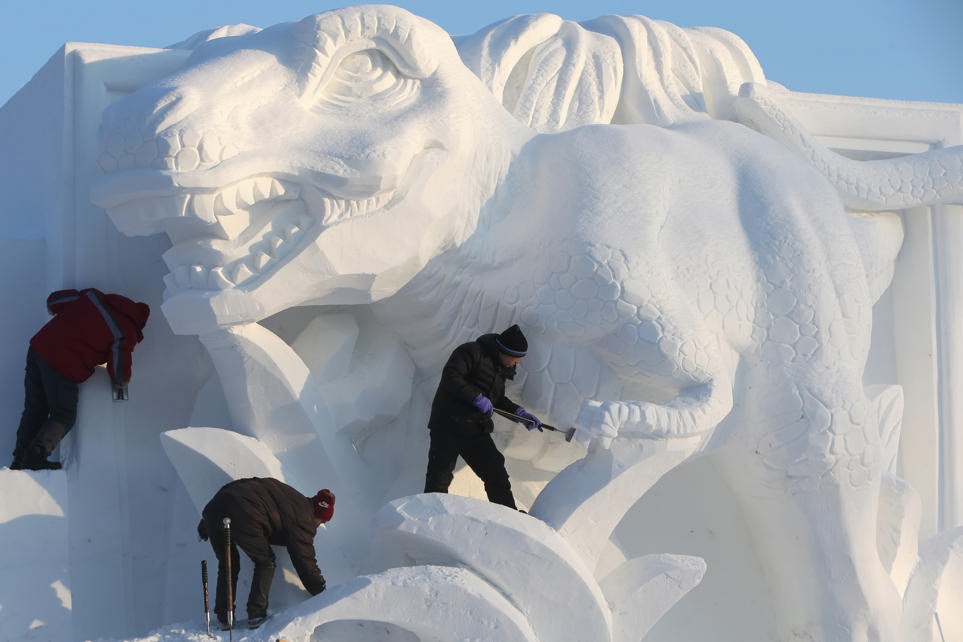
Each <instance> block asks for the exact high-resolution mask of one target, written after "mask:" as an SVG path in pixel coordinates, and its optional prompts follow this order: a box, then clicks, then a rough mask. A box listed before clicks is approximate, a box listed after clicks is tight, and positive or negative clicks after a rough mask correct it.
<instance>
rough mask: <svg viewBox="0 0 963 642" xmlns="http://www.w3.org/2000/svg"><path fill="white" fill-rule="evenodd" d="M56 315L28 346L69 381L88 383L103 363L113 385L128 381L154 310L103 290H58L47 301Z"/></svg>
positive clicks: (34, 336) (49, 309)
mask: <svg viewBox="0 0 963 642" xmlns="http://www.w3.org/2000/svg"><path fill="white" fill-rule="evenodd" d="M47 311H48V312H50V314H52V315H54V318H52V319H51V320H50V321H48V322H47V323H46V325H44V326H43V327H42V328H40V331H39V332H37V334H35V335H33V338H32V339H30V347H31V348H33V349H34V351H35V352H36V353H37V354H38V355H40V357H41V358H42V359H43V360H44V361H46V362H47V363H49V364H50V365H51V366H53V367H54V368H56V369H57V370H58V371H59V372H60V373H61V374H63V375H64V376H65V377H67V378H68V379H70V380H72V381H75V382H77V383H80V382H82V381H86V380H87V379H88V378H89V377H90V375H92V374H93V373H94V368H96V367H97V366H98V365H100V364H101V363H105V362H106V363H107V372H108V373H109V374H110V379H111V381H112V382H114V383H127V382H128V381H130V372H131V356H132V353H133V351H134V346H135V345H137V344H138V343H139V342H140V341H141V340H142V339H143V338H144V335H143V334H142V333H141V330H143V329H144V326H145V325H146V324H147V317H148V316H150V308H149V307H148V306H147V304H146V303H139V302H134V301H131V300H130V299H128V298H127V297H125V296H121V295H119V294H104V293H103V292H101V291H100V290H95V289H93V288H87V289H85V290H79V291H78V290H58V291H57V292H54V293H52V294H51V295H50V296H48V297H47Z"/></svg>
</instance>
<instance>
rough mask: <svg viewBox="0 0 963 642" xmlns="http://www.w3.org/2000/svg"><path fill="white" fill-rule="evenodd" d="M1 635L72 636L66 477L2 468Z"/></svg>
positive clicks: (13, 637) (6, 637)
mask: <svg viewBox="0 0 963 642" xmlns="http://www.w3.org/2000/svg"><path fill="white" fill-rule="evenodd" d="M0 488H3V502H0V541H2V542H4V546H3V547H2V548H0V639H2V640H9V641H10V642H13V641H14V640H70V639H72V638H73V620H72V608H71V607H72V604H71V602H72V598H71V581H70V572H69V564H68V544H67V535H68V529H67V519H66V512H67V511H66V506H67V478H66V475H64V473H63V472H61V471H22V470H9V469H7V468H0Z"/></svg>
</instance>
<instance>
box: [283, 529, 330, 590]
mask: <svg viewBox="0 0 963 642" xmlns="http://www.w3.org/2000/svg"><path fill="white" fill-rule="evenodd" d="M287 548H288V555H289V556H290V557H291V563H292V564H293V565H294V570H295V571H297V574H298V577H299V578H300V579H301V583H302V584H304V588H305V590H307V592H308V593H310V594H311V595H317V594H318V593H320V592H321V591H323V590H324V589H325V586H326V583H325V581H324V575H322V574H321V569H320V568H318V557H317V554H316V553H315V551H314V533H311V532H308V531H305V530H304V529H301V528H299V529H298V531H297V532H296V533H292V535H291V538H290V539H289V540H288V546H287Z"/></svg>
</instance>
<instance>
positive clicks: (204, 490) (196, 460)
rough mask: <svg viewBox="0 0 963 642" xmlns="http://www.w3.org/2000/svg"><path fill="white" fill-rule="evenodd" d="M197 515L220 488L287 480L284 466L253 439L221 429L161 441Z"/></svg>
mask: <svg viewBox="0 0 963 642" xmlns="http://www.w3.org/2000/svg"><path fill="white" fill-rule="evenodd" d="M160 439H161V445H162V446H163V447H164V452H165V453H167V457H168V458H169V459H170V460H171V463H172V464H173V465H174V468H175V469H177V474H178V475H180V478H181V481H183V482H184V486H185V487H186V488H187V492H188V493H189V494H190V496H191V501H193V502H194V505H195V506H196V507H197V510H198V513H199V512H200V511H201V510H202V509H203V508H204V506H205V505H206V504H207V502H208V501H210V499H211V497H213V496H214V493H216V492H217V491H218V490H219V489H220V488H221V486H223V485H224V484H226V483H228V482H230V481H233V480H235V479H241V478H243V477H274V478H275V479H280V480H282V481H283V480H284V474H283V473H282V472H281V464H280V462H278V460H277V457H275V456H274V454H273V453H271V451H270V450H268V448H267V446H265V445H264V444H262V443H261V442H259V441H258V440H257V439H254V438H253V437H247V436H245V435H241V434H238V433H236V432H233V431H231V430H224V429H222V428H199V427H198V428H181V429H178V430H168V431H167V432H165V433H163V434H162V435H161V437H160Z"/></svg>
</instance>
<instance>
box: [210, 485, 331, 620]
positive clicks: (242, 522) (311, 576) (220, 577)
mask: <svg viewBox="0 0 963 642" xmlns="http://www.w3.org/2000/svg"><path fill="white" fill-rule="evenodd" d="M333 516H334V493H332V492H331V491H330V490H328V489H327V488H325V489H323V490H320V491H318V492H317V493H316V494H315V495H314V497H306V496H304V495H302V494H301V493H300V492H299V491H297V490H296V489H294V488H292V487H291V486H288V485H287V484H285V483H284V482H281V481H278V480H277V479H272V478H270V477H265V478H260V477H249V478H247V479H238V480H236V481H232V482H230V483H229V484H226V485H225V486H223V487H221V489H220V490H219V491H217V493H216V494H215V495H214V497H213V498H212V499H211V501H209V502H208V503H207V506H205V507H204V511H203V517H202V518H201V521H200V523H199V524H198V525H197V534H198V535H200V537H201V539H202V540H205V541H206V540H208V539H209V540H210V542H211V547H212V548H213V549H214V555H216V556H217V594H216V597H215V600H214V613H215V614H216V615H217V619H218V622H219V623H220V626H221V629H222V630H227V629H228V628H229V627H230V626H231V624H232V622H231V620H229V619H228V611H230V612H231V613H233V612H234V604H228V593H227V588H228V586H227V581H228V577H227V567H226V564H227V533H226V532H225V530H226V529H225V525H224V524H225V522H224V518H229V519H230V520H231V521H230V550H231V566H230V569H231V578H230V580H231V596H236V595H237V590H236V589H237V577H238V573H239V570H240V562H241V560H240V555H239V554H238V548H240V549H241V550H243V551H244V553H245V554H246V555H247V556H248V557H249V558H251V561H252V562H253V563H254V575H253V577H252V579H251V592H250V594H249V595H248V599H247V617H248V620H247V623H248V627H249V628H252V629H256V628H257V627H259V626H260V625H261V624H262V623H263V622H264V620H265V619H267V617H268V610H267V609H268V595H269V594H270V592H271V582H272V581H273V580H274V569H275V567H276V563H275V558H274V551H272V550H271V546H272V545H273V546H284V547H286V548H287V549H288V555H289V556H290V557H291V562H292V563H293V564H294V570H295V571H297V573H298V577H299V578H300V579H301V583H302V584H304V588H305V589H306V590H307V591H308V593H310V594H311V595H317V594H318V593H320V592H321V591H323V590H324V588H325V581H324V576H323V575H322V574H321V569H319V568H318V560H317V555H316V553H315V550H314V536H315V535H316V534H317V532H318V527H319V526H320V525H321V524H324V523H326V522H329V521H331V518H332V517H333Z"/></svg>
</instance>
